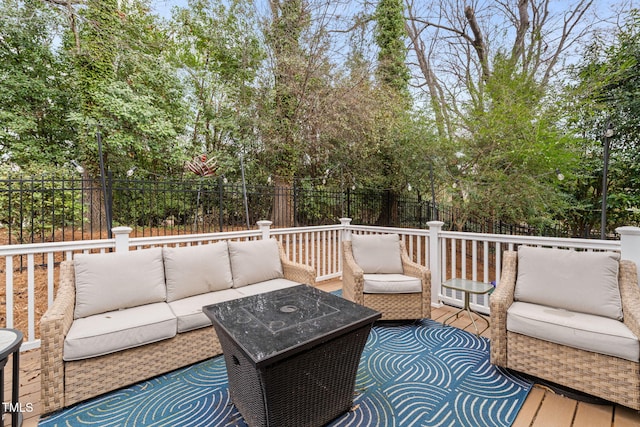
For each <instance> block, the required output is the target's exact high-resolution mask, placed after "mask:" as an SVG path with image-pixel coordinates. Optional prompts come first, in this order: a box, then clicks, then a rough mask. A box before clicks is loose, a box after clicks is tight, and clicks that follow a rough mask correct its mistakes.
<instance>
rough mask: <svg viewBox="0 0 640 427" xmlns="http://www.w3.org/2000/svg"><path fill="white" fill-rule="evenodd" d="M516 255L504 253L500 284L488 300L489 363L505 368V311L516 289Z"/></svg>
mask: <svg viewBox="0 0 640 427" xmlns="http://www.w3.org/2000/svg"><path fill="white" fill-rule="evenodd" d="M517 263H518V253H517V252H515V251H505V252H504V254H503V262H502V275H501V277H500V283H499V284H498V286H497V287H496V290H495V291H494V292H493V293H492V294H491V297H490V298H489V307H490V313H491V314H490V316H491V363H493V364H494V365H498V366H507V310H508V309H509V307H510V306H511V304H513V294H514V292H515V289H516V277H517V275H516V272H517Z"/></svg>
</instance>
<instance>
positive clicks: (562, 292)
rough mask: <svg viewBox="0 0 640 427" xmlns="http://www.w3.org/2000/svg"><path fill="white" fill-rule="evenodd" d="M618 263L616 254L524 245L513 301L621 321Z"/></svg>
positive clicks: (520, 252)
mask: <svg viewBox="0 0 640 427" xmlns="http://www.w3.org/2000/svg"><path fill="white" fill-rule="evenodd" d="M619 260H620V255H619V254H618V253H615V252H577V251H570V250H562V249H547V248H535V247H530V246H521V247H519V248H518V277H517V281H516V289H515V295H514V298H515V299H516V301H522V302H529V303H533V304H542V305H546V306H549V307H557V308H564V309H567V310H570V311H577V312H580V313H587V314H593V315H596V316H606V317H609V318H612V319H618V320H620V319H622V302H621V300H620V289H619V287H618V268H619Z"/></svg>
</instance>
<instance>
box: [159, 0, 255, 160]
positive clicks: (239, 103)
mask: <svg viewBox="0 0 640 427" xmlns="http://www.w3.org/2000/svg"><path fill="white" fill-rule="evenodd" d="M247 6H248V5H247V4H245V2H243V1H234V2H230V3H229V5H228V7H227V6H225V3H223V2H221V1H219V0H190V1H189V3H188V7H185V8H179V9H177V10H175V11H174V14H173V25H172V28H173V30H172V32H173V34H175V54H174V57H175V60H176V61H177V64H178V66H179V67H180V69H181V70H182V71H183V72H184V75H185V78H184V82H185V86H186V87H187V90H188V92H187V93H188V100H189V101H190V102H189V103H190V105H192V118H191V120H190V123H189V125H188V128H189V130H190V133H191V135H190V136H189V140H190V143H191V145H192V150H194V151H195V153H201V152H207V153H211V154H214V153H218V154H219V153H220V152H221V151H222V150H223V149H224V148H225V147H228V146H229V144H230V143H231V142H233V141H238V142H245V141H247V140H248V139H249V138H252V137H253V132H254V127H255V113H254V111H255V108H254V107H255V94H254V89H253V84H254V83H255V80H256V76H257V70H258V67H259V66H260V61H261V60H262V59H263V57H264V54H263V50H262V46H261V45H260V42H259V39H258V35H257V34H255V32H254V31H252V28H253V27H254V22H252V19H253V16H252V15H251V14H250V13H249V11H248V10H247Z"/></svg>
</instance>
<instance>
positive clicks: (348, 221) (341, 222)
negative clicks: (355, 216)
mask: <svg viewBox="0 0 640 427" xmlns="http://www.w3.org/2000/svg"><path fill="white" fill-rule="evenodd" d="M351 221H352V219H351V218H340V224H347V225H348V224H351Z"/></svg>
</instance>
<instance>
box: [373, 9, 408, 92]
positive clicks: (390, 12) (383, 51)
mask: <svg viewBox="0 0 640 427" xmlns="http://www.w3.org/2000/svg"><path fill="white" fill-rule="evenodd" d="M375 19H376V22H377V25H376V32H375V39H376V44H377V45H378V47H379V49H380V50H379V52H378V69H377V75H378V78H379V79H380V81H381V82H382V83H383V84H384V85H386V86H388V87H389V88H391V89H392V90H394V91H395V92H396V93H398V94H400V95H401V96H403V97H406V98H409V92H408V84H409V69H408V68H407V64H406V59H407V47H406V45H405V39H406V38H407V37H406V31H405V20H404V7H403V1H402V0H380V1H379V2H378V6H377V8H376V13H375Z"/></svg>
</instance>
